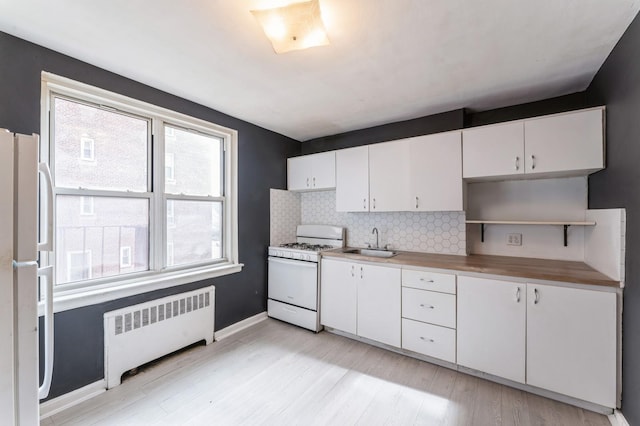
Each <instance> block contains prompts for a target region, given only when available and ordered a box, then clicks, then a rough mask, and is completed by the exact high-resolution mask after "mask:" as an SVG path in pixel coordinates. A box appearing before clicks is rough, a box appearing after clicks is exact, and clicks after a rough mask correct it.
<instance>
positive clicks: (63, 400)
mask: <svg viewBox="0 0 640 426" xmlns="http://www.w3.org/2000/svg"><path fill="white" fill-rule="evenodd" d="M106 390H107V381H106V380H104V379H103V380H98V381H97V382H94V383H91V384H89V385H87V386H84V387H81V388H80V389H76V390H74V391H71V392H69V393H65V394H64V395H61V396H59V397H57V398H54V399H50V400H49V401H46V402H43V403H42V404H40V419H41V420H42V419H44V418H47V417H49V416H53V415H54V414H56V413H59V412H60V411H62V410H65V409H67V408H69V407H73V406H74V405H77V404H80V403H81V402H83V401H86V400H87V399H90V398H93V397H94V396H97V395H99V394H101V393H102V392H105V391H106Z"/></svg>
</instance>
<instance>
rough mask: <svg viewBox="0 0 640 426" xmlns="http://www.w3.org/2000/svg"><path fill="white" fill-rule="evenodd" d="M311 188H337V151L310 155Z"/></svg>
mask: <svg viewBox="0 0 640 426" xmlns="http://www.w3.org/2000/svg"><path fill="white" fill-rule="evenodd" d="M310 157H311V159H312V162H311V169H312V170H311V187H312V188H313V189H329V188H335V187H336V153H335V151H331V152H323V153H320V154H313V155H310Z"/></svg>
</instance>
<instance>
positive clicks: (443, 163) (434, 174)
mask: <svg viewBox="0 0 640 426" xmlns="http://www.w3.org/2000/svg"><path fill="white" fill-rule="evenodd" d="M409 158H410V160H409V161H410V167H409V170H410V174H411V177H410V183H411V184H410V188H411V198H410V202H411V209H412V210H415V211H458V210H463V206H462V132H460V131H457V132H449V133H441V134H437V135H429V136H420V137H418V138H412V139H410V155H409Z"/></svg>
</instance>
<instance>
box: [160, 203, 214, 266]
mask: <svg viewBox="0 0 640 426" xmlns="http://www.w3.org/2000/svg"><path fill="white" fill-rule="evenodd" d="M169 202H170V204H171V205H172V206H173V207H172V208H173V217H174V221H173V226H168V227H167V248H166V250H167V266H175V265H184V264H188V263H196V262H206V261H210V260H216V259H222V258H223V253H222V203H219V202H210V201H181V200H169V201H168V203H169ZM167 213H168V212H167Z"/></svg>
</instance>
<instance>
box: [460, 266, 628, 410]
mask: <svg viewBox="0 0 640 426" xmlns="http://www.w3.org/2000/svg"><path fill="white" fill-rule="evenodd" d="M616 304H617V295H616V294H615V293H609V292H603V291H593V290H586V289H581V288H568V287H559V286H553V285H540V284H531V283H528V284H524V283H517V282H508V281H499V280H491V279H484V278H472V277H461V276H459V277H458V330H457V331H458V336H457V355H458V364H460V365H462V366H465V367H469V368H473V369H475V370H479V371H482V372H485V373H489V374H492V375H495V376H499V377H504V378H506V379H509V380H513V381H516V382H520V383H526V384H527V385H531V386H535V387H537V388H540V389H546V390H549V391H552V392H556V393H559V394H563V395H567V396H570V397H573V398H577V399H581V400H583V401H587V402H591V403H595V404H599V405H602V406H605V407H610V408H615V407H616V405H617V399H618V396H617V364H616V363H617V343H616V339H617V328H616V326H617V313H616V312H617V311H616ZM525 361H526V362H525ZM525 372H526V375H525Z"/></svg>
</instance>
